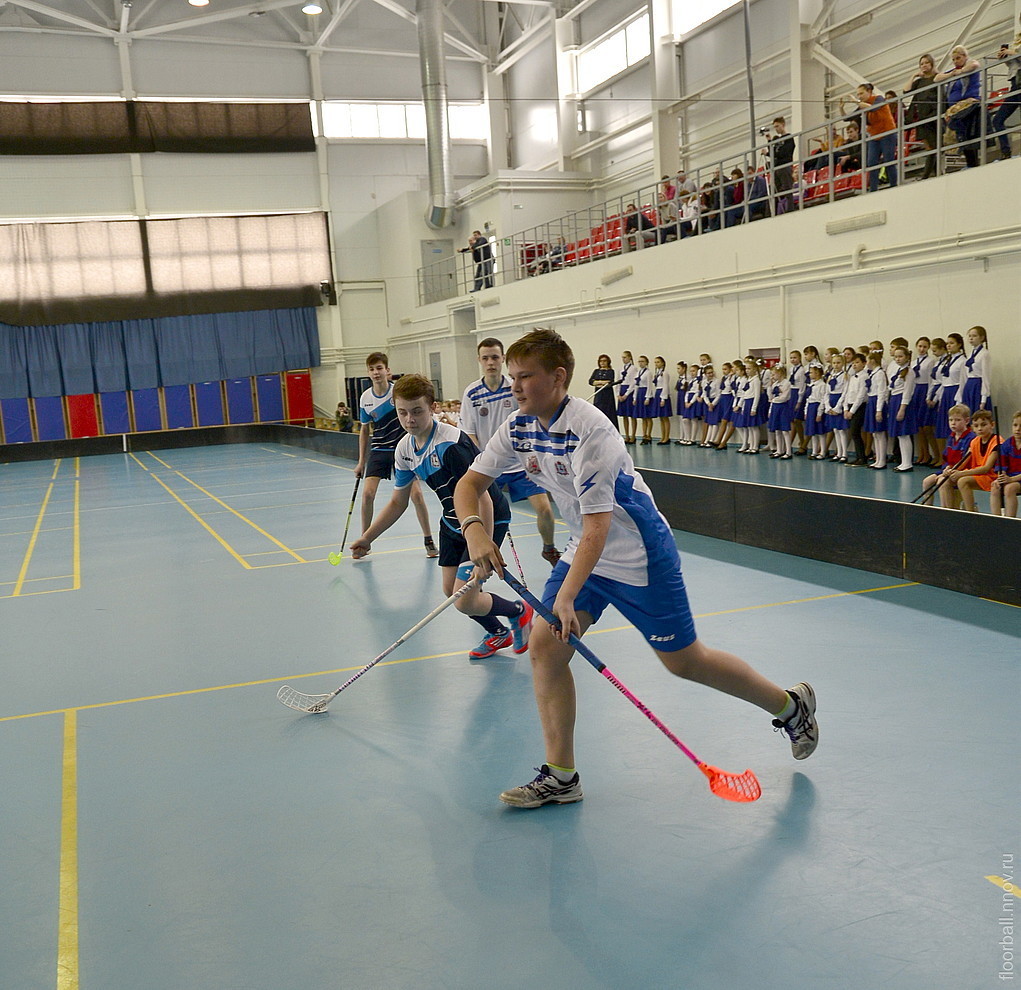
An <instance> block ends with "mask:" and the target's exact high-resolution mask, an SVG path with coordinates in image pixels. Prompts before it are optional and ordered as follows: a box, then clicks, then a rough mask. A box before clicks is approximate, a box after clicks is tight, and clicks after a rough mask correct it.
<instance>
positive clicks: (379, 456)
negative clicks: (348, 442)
mask: <svg viewBox="0 0 1021 990" xmlns="http://www.w3.org/2000/svg"><path fill="white" fill-rule="evenodd" d="M394 454H395V451H394V450H373V449H372V448H370V449H369V457H368V460H367V461H366V462H365V477H366V478H382V479H383V480H384V481H389V480H390V478H391V477H393V473H394Z"/></svg>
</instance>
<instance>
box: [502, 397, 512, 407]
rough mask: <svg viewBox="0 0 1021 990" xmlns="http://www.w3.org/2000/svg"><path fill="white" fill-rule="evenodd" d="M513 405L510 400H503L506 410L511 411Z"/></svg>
mask: <svg viewBox="0 0 1021 990" xmlns="http://www.w3.org/2000/svg"><path fill="white" fill-rule="evenodd" d="M512 405H513V402H512V401H511V400H510V399H504V400H503V408H504V409H510V408H511V406H512Z"/></svg>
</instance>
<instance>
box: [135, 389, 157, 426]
mask: <svg viewBox="0 0 1021 990" xmlns="http://www.w3.org/2000/svg"><path fill="white" fill-rule="evenodd" d="M131 405H132V407H133V408H134V410H135V429H136V430H137V431H138V432H139V433H143V432H146V431H148V430H162V429H163V416H162V415H161V414H160V393H159V389H156V388H136V389H135V390H134V391H133V392H132V393H131Z"/></svg>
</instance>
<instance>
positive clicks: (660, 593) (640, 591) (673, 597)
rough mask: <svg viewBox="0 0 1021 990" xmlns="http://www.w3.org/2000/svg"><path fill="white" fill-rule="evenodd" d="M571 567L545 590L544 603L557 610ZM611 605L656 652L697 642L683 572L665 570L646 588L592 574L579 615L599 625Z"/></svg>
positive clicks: (577, 604) (560, 567) (557, 570)
mask: <svg viewBox="0 0 1021 990" xmlns="http://www.w3.org/2000/svg"><path fill="white" fill-rule="evenodd" d="M569 569H570V568H569V565H568V564H565V563H564V562H563V561H560V563H558V564H557V566H556V567H554V568H553V573H552V574H551V575H550V576H549V580H548V581H547V582H546V587H545V588H544V589H543V593H542V602H543V604H544V605H545V606H546V607H547V608H550V609H551V608H553V602H554V601H555V600H556V597H557V593H558V592H559V591H560V586H561V585H562V584H563V583H564V578H565V577H567V572H568V570H569ZM607 605H613V606H614V608H616V609H617V611H618V612H620V613H621V614H622V615H623V616H624V617H625V618H626V619H629V620H630V621H631V622H632V623H633V625H634V627H635V628H636V629H637V630H638V631H639V632H640V633H641V634H642V635H643V636H644V637H645V641H646V642H647V643H648V644H649V646H651V647H652V648H653V649H654V650H660V651H662V652H663V653H674V652H676V651H677V650H683V649H684V648H685V647H686V646H691V644H692V643H694V642H695V638H696V635H695V621H694V619H693V618H692V617H691V606H690V605H689V604H688V592H687V589H686V588H685V587H684V577H683V575H682V574H681V571H680V569H679V568H677V567H675V566H665V567H662V568H660V569H658V570H656V571H655V572H653V573H650V574H649V583H648V584H647V585H646V586H645V587H641V588H640V587H635V585H633V584H624V583H623V582H622V581H613V580H611V579H610V578H605V577H599V576H598V575H597V574H590V575H589V578H588V580H587V581H586V582H585V583H584V584H583V585H582V588H581V591H580V592H578V597H577V598H576V599H575V600H574V610H575V611H576V612H588V614H589V615H591V616H592V621H593V623H595V622H598V621H599V617H600V616H601V615H602V614H603V611H604V610H605V608H606V606H607Z"/></svg>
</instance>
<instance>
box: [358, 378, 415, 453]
mask: <svg viewBox="0 0 1021 990" xmlns="http://www.w3.org/2000/svg"><path fill="white" fill-rule="evenodd" d="M358 411H359V422H362V423H371V424H372V438H371V440H370V441H369V446H370V448H371V449H372V450H393V449H394V448H395V447H396V446H397V441H398V440H400V438H401V437H402V436H404V427H403V426H401V421H400V420H399V419H398V418H397V410H396V409H395V408H394V386H393V382H390V383H389V384H388V385H387V388H386V391H385V392H384V393H383V394H382V395H377V394H376V393H375V392H374V391H373V390H372V386H371V385H370V386H369V387H368V388H367V389H366V390H365V391H364V392H362V396H361V399H360V401H359V403H358Z"/></svg>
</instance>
